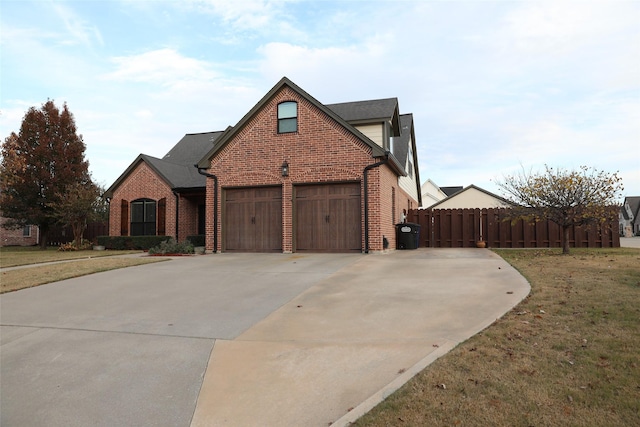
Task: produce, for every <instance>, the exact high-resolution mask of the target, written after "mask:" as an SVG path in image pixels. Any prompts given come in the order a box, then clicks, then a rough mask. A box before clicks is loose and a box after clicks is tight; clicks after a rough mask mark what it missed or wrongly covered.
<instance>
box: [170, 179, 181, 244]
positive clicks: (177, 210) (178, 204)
mask: <svg viewBox="0 0 640 427" xmlns="http://www.w3.org/2000/svg"><path fill="white" fill-rule="evenodd" d="M171 192H172V193H173V195H174V196H175V198H176V242H178V241H179V240H178V236H179V234H178V226H179V224H180V196H179V195H178V192H177V191H175V190H171Z"/></svg>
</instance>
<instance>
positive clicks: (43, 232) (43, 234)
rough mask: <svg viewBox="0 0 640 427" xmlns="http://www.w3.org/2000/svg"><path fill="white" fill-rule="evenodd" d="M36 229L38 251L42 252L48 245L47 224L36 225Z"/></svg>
mask: <svg viewBox="0 0 640 427" xmlns="http://www.w3.org/2000/svg"><path fill="white" fill-rule="evenodd" d="M38 229H39V230H40V249H41V250H43V251H44V250H46V249H47V243H49V224H47V223H43V224H38Z"/></svg>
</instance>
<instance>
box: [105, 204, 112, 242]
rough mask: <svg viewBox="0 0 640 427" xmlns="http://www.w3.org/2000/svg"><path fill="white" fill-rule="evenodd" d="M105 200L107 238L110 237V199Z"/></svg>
mask: <svg viewBox="0 0 640 427" xmlns="http://www.w3.org/2000/svg"><path fill="white" fill-rule="evenodd" d="M105 200H106V201H107V236H111V197H107V198H106V199H105Z"/></svg>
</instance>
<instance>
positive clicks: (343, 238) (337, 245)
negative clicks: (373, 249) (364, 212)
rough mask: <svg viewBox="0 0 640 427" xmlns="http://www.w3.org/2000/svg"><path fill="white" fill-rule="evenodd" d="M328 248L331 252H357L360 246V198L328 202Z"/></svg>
mask: <svg viewBox="0 0 640 427" xmlns="http://www.w3.org/2000/svg"><path fill="white" fill-rule="evenodd" d="M329 211H330V212H331V214H330V222H329V236H330V238H329V246H330V248H331V249H332V250H340V249H347V250H349V251H359V250H360V249H361V246H362V240H361V227H360V198H359V197H358V198H357V199H355V198H349V199H333V200H329Z"/></svg>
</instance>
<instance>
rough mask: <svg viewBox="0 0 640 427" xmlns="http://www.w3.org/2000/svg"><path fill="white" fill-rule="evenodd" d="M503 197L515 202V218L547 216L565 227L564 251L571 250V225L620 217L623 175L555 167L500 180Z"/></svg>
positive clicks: (566, 252) (600, 221)
mask: <svg viewBox="0 0 640 427" xmlns="http://www.w3.org/2000/svg"><path fill="white" fill-rule="evenodd" d="M497 185H498V187H499V188H500V189H501V190H502V192H503V196H504V197H505V198H506V199H507V200H509V201H511V202H512V203H513V204H514V207H513V210H512V212H513V214H512V218H514V219H515V218H528V219H534V220H541V219H548V220H551V221H553V222H555V223H556V224H558V226H560V228H561V229H562V253H563V254H568V253H569V229H570V228H571V227H572V226H577V225H585V224H592V223H598V222H599V223H604V222H607V221H612V220H614V219H617V216H618V210H619V207H618V206H617V205H618V204H619V203H618V197H620V196H621V195H622V190H623V189H624V187H623V186H622V178H620V177H619V176H618V174H617V172H616V173H608V172H605V171H600V170H597V169H595V168H590V167H587V166H581V167H580V168H579V169H578V170H565V169H554V168H552V167H549V166H547V165H545V170H544V172H539V173H528V174H527V173H525V172H522V173H520V174H515V175H510V176H506V177H504V179H503V180H502V181H499V182H497Z"/></svg>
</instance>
